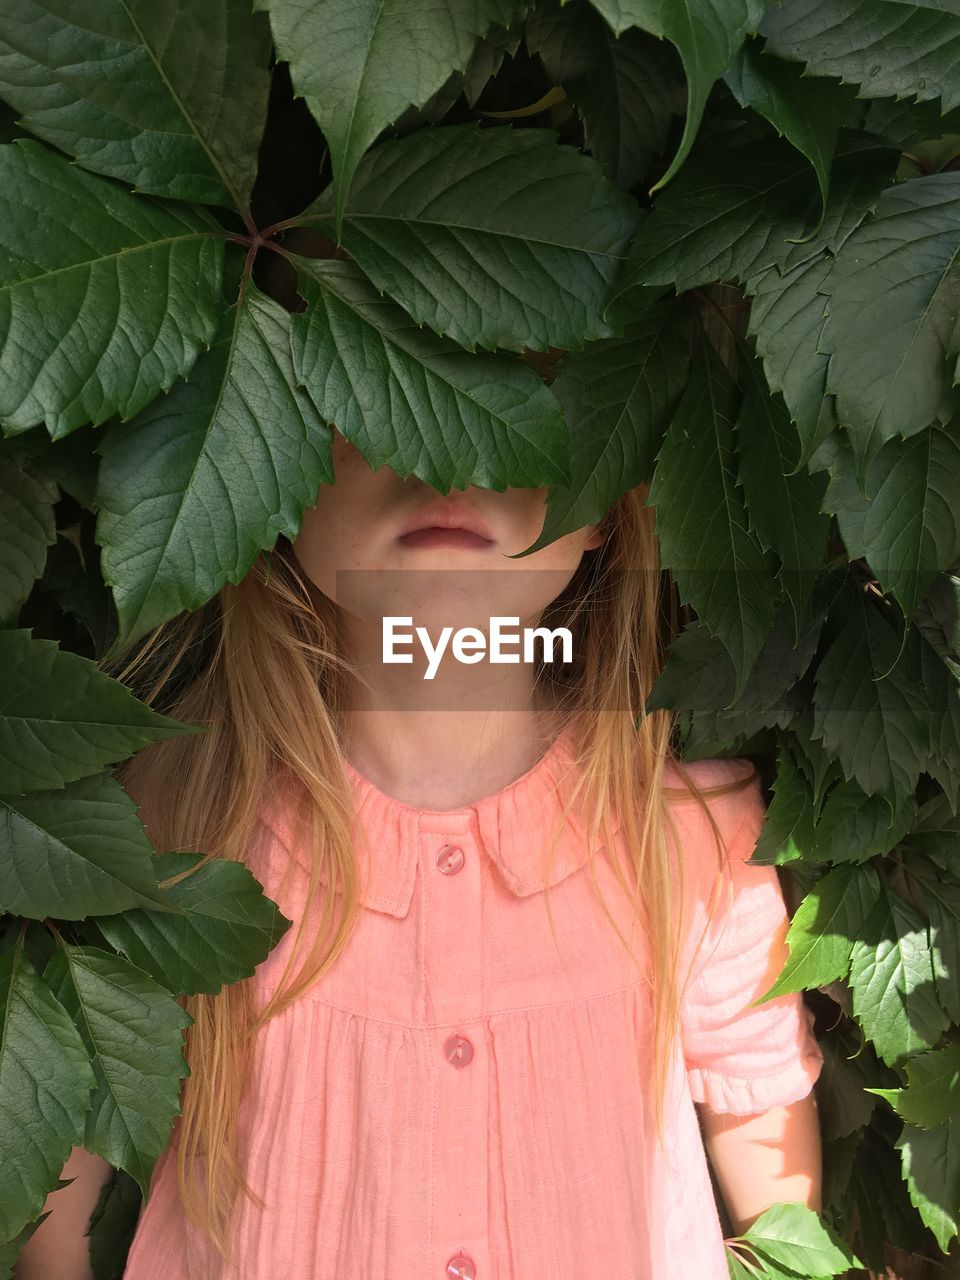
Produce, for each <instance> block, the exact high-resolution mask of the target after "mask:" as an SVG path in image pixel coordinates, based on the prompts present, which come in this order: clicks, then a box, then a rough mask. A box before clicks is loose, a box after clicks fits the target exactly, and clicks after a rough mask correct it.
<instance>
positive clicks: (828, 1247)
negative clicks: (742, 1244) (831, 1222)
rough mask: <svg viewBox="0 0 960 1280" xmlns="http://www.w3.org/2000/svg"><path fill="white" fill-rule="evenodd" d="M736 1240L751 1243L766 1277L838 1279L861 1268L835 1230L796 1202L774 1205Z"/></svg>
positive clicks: (812, 1211)
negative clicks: (854, 1269)
mask: <svg viewBox="0 0 960 1280" xmlns="http://www.w3.org/2000/svg"><path fill="white" fill-rule="evenodd" d="M737 1239H738V1240H744V1241H746V1242H748V1243H749V1245H750V1248H751V1250H753V1251H754V1252H755V1253H756V1254H758V1255H759V1257H760V1259H761V1261H762V1262H763V1263H764V1265H765V1272H766V1274H767V1275H770V1276H773V1277H779V1276H780V1275H782V1274H784V1273H786V1275H787V1276H792V1275H796V1276H814V1277H825V1276H838V1275H844V1274H846V1272H847V1271H849V1270H850V1268H851V1267H859V1266H861V1263H860V1260H859V1259H858V1258H857V1256H856V1254H854V1253H852V1252H851V1250H850V1247H849V1245H847V1244H846V1243H845V1241H843V1240H841V1239H840V1237H839V1236H838V1235H837V1233H836V1232H835V1231H834V1230H833V1228H832V1227H829V1226H828V1225H827V1224H826V1223H825V1222H823V1221H822V1220H821V1218H820V1216H819V1215H818V1214H817V1213H816V1212H815V1211H814V1210H813V1209H810V1208H808V1207H807V1206H806V1205H805V1204H800V1203H797V1202H789V1203H780V1204H773V1205H771V1206H770V1208H769V1209H766V1210H764V1212H763V1213H761V1214H760V1215H759V1217H757V1218H756V1219H755V1220H754V1221H753V1222H752V1223H751V1224H750V1226H749V1228H748V1229H747V1230H746V1231H745V1232H744V1233H743V1234H742V1235H741V1236H738V1237H737ZM771 1264H772V1265H771ZM780 1268H783V1271H781V1270H780Z"/></svg>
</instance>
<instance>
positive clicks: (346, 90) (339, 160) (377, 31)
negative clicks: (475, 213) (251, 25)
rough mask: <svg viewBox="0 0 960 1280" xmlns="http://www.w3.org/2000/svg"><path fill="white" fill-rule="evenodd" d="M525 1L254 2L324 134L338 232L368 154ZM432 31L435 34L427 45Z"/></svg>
mask: <svg viewBox="0 0 960 1280" xmlns="http://www.w3.org/2000/svg"><path fill="white" fill-rule="evenodd" d="M518 7H519V6H518V3H517V0H427V2H426V3H425V2H424V0H269V3H266V0H255V3H254V9H258V10H262V9H269V12H270V25H271V27H272V28H273V38H274V42H275V44H276V49H277V57H278V58H280V59H282V60H283V61H284V62H288V63H289V64H290V78H291V80H292V81H293V87H294V90H295V92H296V94H297V96H298V97H301V98H303V99H304V101H305V102H306V104H307V106H308V107H309V108H310V111H311V112H312V114H313V116H314V117H315V119H316V120H317V123H318V124H319V125H320V128H321V129H322V130H323V134H324V137H325V138H326V141H327V145H328V146H329V148H330V156H331V159H332V161H333V179H334V183H335V184H336V210H335V218H336V223H337V228H338V234H339V225H340V221H341V218H342V216H343V211H344V209H345V207H346V199H347V196H348V194H349V191H350V186H351V183H352V181H353V175H354V173H355V171H356V168H357V165H358V164H359V162H360V159H361V157H362V156H363V154H364V152H365V151H366V150H367V148H368V147H369V146H370V144H371V143H372V142H373V140H374V139H375V138H376V137H377V135H378V134H379V133H381V132H382V131H383V130H384V129H385V128H386V127H387V126H388V125H390V124H392V123H393V122H394V121H395V120H396V119H397V117H398V116H399V115H400V114H401V112H403V111H404V110H405V109H406V108H407V107H410V106H414V107H421V106H423V104H424V103H425V102H426V101H427V99H428V98H429V97H430V96H431V95H432V94H433V93H435V92H436V90H437V89H439V88H440V87H441V86H442V85H443V84H444V82H445V81H446V80H447V78H448V77H449V76H450V75H451V73H452V72H454V71H463V70H464V69H465V68H466V66H467V63H468V62H469V61H470V56H471V54H472V53H473V48H474V44H475V43H476V41H477V39H478V38H479V37H480V36H483V35H485V34H486V32H487V31H488V29H489V28H490V27H491V25H493V24H494V23H496V24H498V25H500V26H502V27H507V26H509V25H510V23H511V22H512V20H513V18H514V16H515V14H516V12H517V9H518ZM426 33H429V36H428V37H427V38H425V35H426Z"/></svg>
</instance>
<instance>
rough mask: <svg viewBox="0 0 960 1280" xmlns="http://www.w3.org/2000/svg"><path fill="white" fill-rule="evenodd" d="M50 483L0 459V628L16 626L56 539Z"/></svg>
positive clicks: (54, 494) (54, 495) (54, 498)
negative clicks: (21, 609)
mask: <svg viewBox="0 0 960 1280" xmlns="http://www.w3.org/2000/svg"><path fill="white" fill-rule="evenodd" d="M59 496H60V495H59V493H58V492H57V486H56V485H55V484H53V482H52V481H50V480H47V479H44V478H41V477H39V476H35V475H32V474H31V473H30V472H29V471H24V470H23V469H22V468H21V467H18V466H17V465H16V464H15V463H14V462H10V461H8V460H7V459H6V458H0V626H7V627H9V626H13V625H14V624H15V623H16V620H17V616H18V614H19V611H20V606H21V605H22V604H23V602H24V600H26V598H27V596H28V595H29V594H30V590H31V588H32V587H33V584H34V582H35V581H36V580H37V578H39V577H40V575H41V574H42V573H43V567H44V565H45V564H46V561H47V548H48V547H49V546H52V545H53V543H55V542H56V540H57V529H56V521H55V519H54V513H53V508H54V504H55V503H56V501H57V499H58V498H59Z"/></svg>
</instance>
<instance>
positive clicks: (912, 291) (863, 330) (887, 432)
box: [820, 173, 960, 483]
mask: <svg viewBox="0 0 960 1280" xmlns="http://www.w3.org/2000/svg"><path fill="white" fill-rule="evenodd" d="M824 289H825V290H826V291H827V292H828V293H829V295H830V304H829V314H828V316H827V320H826V323H825V325H824V327H823V332H822V334H821V338H820V345H821V349H822V350H823V351H824V352H825V353H827V354H828V355H829V356H830V365H829V370H828V375H827V390H828V391H830V392H832V393H833V395H834V396H835V397H836V406H837V416H838V418H839V420H840V423H841V425H842V426H843V428H844V429H845V431H846V432H847V434H848V436H849V437H850V441H851V444H852V445H853V449H854V453H855V456H856V460H857V479H858V481H859V482H861V483H862V482H863V480H864V478H865V476H866V470H867V467H868V466H869V464H870V462H871V461H872V460H873V458H874V457H875V456H876V455H877V454H878V453H879V452H880V450H881V449H882V448H883V445H884V444H885V443H886V441H887V440H890V439H892V438H893V437H894V436H898V435H899V436H908V435H915V434H916V433H917V432H920V431H924V430H925V429H926V428H927V427H929V426H930V424H931V423H932V422H934V421H935V420H937V419H939V420H940V421H941V422H949V421H950V420H951V418H954V417H958V416H960V391H958V390H957V388H956V387H954V385H953V384H954V380H955V378H956V369H955V366H956V360H955V357H956V355H957V350H958V333H957V331H956V325H957V312H958V310H960V173H937V174H931V175H930V176H929V177H924V178H914V179H912V180H911V181H909V182H901V183H899V184H897V185H896V186H894V187H890V188H889V189H888V190H887V191H885V192H884V193H883V195H882V196H881V198H880V201H879V203H878V204H877V207H876V209H875V210H874V213H873V216H872V217H870V218H869V219H868V220H867V221H866V222H864V223H863V224H862V225H861V226H860V227H858V228H857V230H856V231H854V232H853V233H852V234H851V235H850V237H849V238H848V239H847V241H846V243H845V244H844V245H843V247H842V248H841V250H840V252H839V254H838V255H837V260H836V263H835V264H834V268H833V270H832V272H831V273H830V276H829V277H828V279H827V280H826V282H825V284H824Z"/></svg>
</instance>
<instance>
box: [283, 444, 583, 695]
mask: <svg viewBox="0 0 960 1280" xmlns="http://www.w3.org/2000/svg"><path fill="white" fill-rule="evenodd" d="M333 463H334V476H335V480H334V484H328V485H321V486H320V492H319V494H317V498H316V503H315V506H314V507H311V508H310V509H308V511H306V513H305V516H303V524H302V527H301V531H300V534H298V536H297V538H296V539H294V543H293V548H294V552H296V556H297V559H298V561H300V564H301V567H302V570H303V572H305V573H306V575H307V577H308V579H310V580H311V581H312V582H314V584H315V585H316V586H317V588H319V589H320V590H321V591H323V593H324V594H325V595H326V596H328V598H329V599H330V600H333V602H334V603H335V604H337V605H338V614H339V618H340V623H342V626H343V627H344V632H346V634H347V639H348V643H349V648H351V650H352V653H353V655H355V657H356V658H357V659H361V658H365V659H366V660H367V663H374V664H376V666H379V664H380V663H381V662H385V660H387V659H385V658H384V657H383V654H384V650H383V639H384V632H385V628H387V627H388V623H387V622H385V621H384V620H385V618H387V617H388V616H396V617H399V618H411V620H412V627H407V630H411V631H412V628H415V627H428V628H429V630H430V634H431V635H434V636H436V635H439V632H440V631H442V630H443V628H445V627H451V628H452V632H451V634H454V632H456V631H458V630H460V628H462V627H475V628H477V630H480V631H483V632H484V634H489V631H490V620H492V618H493V617H494V616H498V617H504V618H517V620H520V626H521V627H529V626H535V625H536V623H538V621H539V618H540V614H541V612H543V611H544V609H545V608H547V607H548V605H549V604H550V603H552V602H553V600H554V599H557V596H558V595H559V594H561V591H563V589H564V588H566V586H567V584H568V582H570V580H571V579H572V576H573V573H575V572H576V570H577V567H579V564H580V562H581V559H582V556H584V552H585V550H591V549H594V548H596V547H599V545H600V543H602V541H603V535H602V534H600V532H598V529H599V526H598V525H589V526H585V527H584V529H579V530H575V531H573V532H571V534H566V535H564V536H563V538H558V539H557V540H556V541H553V543H550V544H549V545H548V547H543V548H540V550H538V552H534V553H532V554H530V556H526V557H522V558H521V559H509V556H512V554H515V553H517V552H522V550H525V549H526V548H527V547H529V545H530V544H531V543H534V541H535V540H536V538H538V536H539V534H540V530H541V527H543V521H544V512H545V502H547V493H548V489H547V488H540V489H507V490H506V492H504V493H498V492H495V490H492V489H480V488H477V486H475V485H471V486H468V488H467V489H465V490H457V489H452V490H451V493H449V494H447V495H445V497H444V495H443V494H440V493H438V492H436V490H435V489H433V488H431V486H430V485H428V484H426V483H425V481H422V480H419V479H417V477H408V479H402V477H401V476H398V475H397V474H396V472H394V471H392V470H390V468H389V467H385V466H384V467H381V468H380V470H379V471H374V470H372V468H371V467H370V465H369V463H367V461H366V458H365V457H364V456H362V454H361V453H360V451H358V449H356V448H355V447H353V445H352V444H351V443H349V442H348V440H346V439H344V438H343V436H342V435H340V434H339V433H338V431H334V433H333ZM463 512H466V513H467V515H468V517H472V521H474V524H475V525H479V526H480V530H481V531H483V532H484V534H486V535H488V538H489V540H488V541H483V543H474V544H472V545H470V544H467V543H465V541H463V540H462V539H461V541H460V544H457V543H456V541H454V540H453V539H449V538H447V539H445V540H443V541H439V543H434V544H433V545H429V544H426V543H424V544H420V545H417V544H416V541H406V540H404V536H403V535H404V534H406V532H407V531H408V530H410V529H411V527H412V526H417V527H422V526H424V525H430V524H433V522H434V521H435V518H436V517H438V515H439V517H440V518H442V517H443V516H444V515H454V513H463ZM392 625H393V623H390V626H392ZM500 626H507V627H509V626H511V625H509V623H506V625H503V623H502V625H500ZM396 652H401V650H396ZM509 652H512V653H517V649H516V648H513V649H512V650H509ZM392 660H393V659H392ZM406 660H410V659H406ZM508 660H509V662H516V660H517V659H516V658H511V659H508ZM521 660H524V662H525V659H521ZM556 660H562V655H561V654H559V653H557V655H556ZM413 666H415V669H413V671H411V667H410V666H403V667H399V668H397V667H396V666H389V667H381V668H380V669H381V672H383V676H384V678H387V680H389V682H390V684H392V685H393V686H396V685H397V682H398V681H399V682H404V680H406V678H407V677H408V676H413V677H415V678H419V677H420V676H421V675H422V672H421V669H420V668H421V659H420V657H416V658H415V659H413ZM449 666H451V664H449V663H448V662H447V660H444V663H443V668H442V671H443V673H444V675H445V676H448V677H451V678H453V680H457V678H458V677H457V676H456V673H454V672H453V671H449ZM511 669H512V671H513V673H515V675H516V676H517V677H520V680H521V681H522V680H524V676H522V675H521V669H518V668H517V667H512V668H511V667H507V668H504V667H498V668H497V671H498V672H502V673H504V676H506V673H507V672H509V671H511ZM524 669H526V663H525V667H524ZM475 675H476V676H480V672H479V669H476V671H475ZM421 687H422V686H421Z"/></svg>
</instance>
